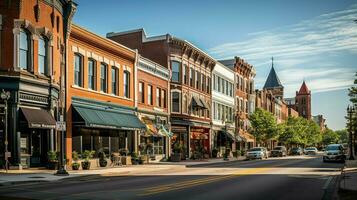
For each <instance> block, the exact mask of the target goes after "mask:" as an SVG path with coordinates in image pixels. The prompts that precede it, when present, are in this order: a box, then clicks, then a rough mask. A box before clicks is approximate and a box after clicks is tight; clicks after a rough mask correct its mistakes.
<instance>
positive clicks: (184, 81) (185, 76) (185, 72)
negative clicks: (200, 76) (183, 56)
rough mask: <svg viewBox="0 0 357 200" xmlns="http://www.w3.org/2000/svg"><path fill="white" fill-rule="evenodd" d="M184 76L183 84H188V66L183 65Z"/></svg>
mask: <svg viewBox="0 0 357 200" xmlns="http://www.w3.org/2000/svg"><path fill="white" fill-rule="evenodd" d="M182 74H183V83H184V84H187V65H183V69H182Z"/></svg>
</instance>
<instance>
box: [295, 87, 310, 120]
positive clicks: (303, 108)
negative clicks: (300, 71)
mask: <svg viewBox="0 0 357 200" xmlns="http://www.w3.org/2000/svg"><path fill="white" fill-rule="evenodd" d="M295 108H296V111H297V112H298V113H299V116H301V117H303V118H306V119H311V91H310V90H309V89H308V88H307V86H306V83H305V81H304V82H303V83H302V85H301V87H300V90H299V91H296V97H295Z"/></svg>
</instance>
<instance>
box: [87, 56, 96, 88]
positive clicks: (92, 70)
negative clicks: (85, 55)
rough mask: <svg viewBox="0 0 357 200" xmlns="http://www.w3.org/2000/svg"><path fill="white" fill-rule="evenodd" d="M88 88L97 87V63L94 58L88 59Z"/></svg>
mask: <svg viewBox="0 0 357 200" xmlns="http://www.w3.org/2000/svg"><path fill="white" fill-rule="evenodd" d="M88 88H89V89H92V90H95V88H96V63H95V61H94V60H93V59H88Z"/></svg>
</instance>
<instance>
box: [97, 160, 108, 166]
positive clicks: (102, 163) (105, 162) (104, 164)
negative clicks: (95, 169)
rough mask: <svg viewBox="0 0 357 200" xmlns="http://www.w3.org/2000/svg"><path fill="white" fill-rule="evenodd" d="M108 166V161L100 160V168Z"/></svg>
mask: <svg viewBox="0 0 357 200" xmlns="http://www.w3.org/2000/svg"><path fill="white" fill-rule="evenodd" d="M107 164H108V161H106V160H99V166H100V167H106V166H107Z"/></svg>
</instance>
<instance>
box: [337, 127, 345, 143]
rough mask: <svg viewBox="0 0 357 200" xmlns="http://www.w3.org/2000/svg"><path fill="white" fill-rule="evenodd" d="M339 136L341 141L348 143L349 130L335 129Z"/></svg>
mask: <svg viewBox="0 0 357 200" xmlns="http://www.w3.org/2000/svg"><path fill="white" fill-rule="evenodd" d="M335 132H336V133H337V135H338V137H339V141H338V142H339V143H348V132H347V130H346V129H342V130H337V131H335Z"/></svg>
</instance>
